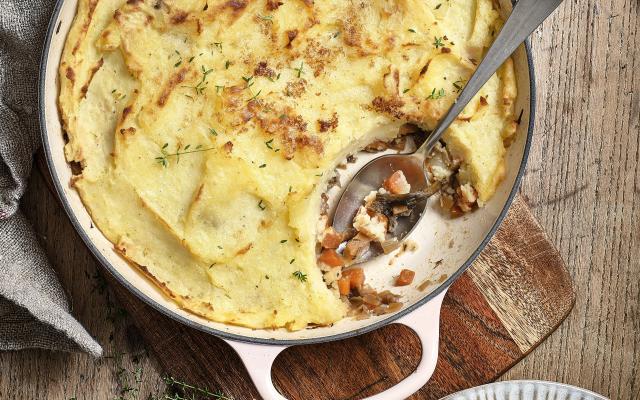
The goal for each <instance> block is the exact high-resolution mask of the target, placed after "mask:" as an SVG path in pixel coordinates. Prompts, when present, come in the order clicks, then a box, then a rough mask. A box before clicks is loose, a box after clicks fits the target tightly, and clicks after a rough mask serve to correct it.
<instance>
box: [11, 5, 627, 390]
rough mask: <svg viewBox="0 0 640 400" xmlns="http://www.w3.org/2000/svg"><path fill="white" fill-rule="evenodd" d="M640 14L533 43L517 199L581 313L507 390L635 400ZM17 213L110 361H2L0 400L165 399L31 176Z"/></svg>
mask: <svg viewBox="0 0 640 400" xmlns="http://www.w3.org/2000/svg"><path fill="white" fill-rule="evenodd" d="M639 7H640V3H639V1H638V0H603V1H599V0H596V1H586V0H566V1H565V2H564V4H563V5H561V6H560V8H559V9H558V10H557V11H556V12H555V13H554V15H553V16H552V18H551V19H549V20H547V21H546V22H545V23H544V25H543V26H542V27H541V28H539V29H538V30H537V31H536V32H534V34H533V35H532V38H531V44H532V48H533V53H534V57H535V67H536V78H537V85H538V92H537V96H538V103H537V109H536V129H535V137H534V140H533V147H532V151H531V155H530V158H529V164H528V167H527V173H526V175H525V177H524V181H523V185H522V189H521V192H522V194H523V195H524V196H525V197H526V198H527V199H528V201H529V204H530V205H531V207H532V209H533V212H534V213H535V215H536V217H537V218H538V219H539V221H540V223H541V224H542V226H543V227H544V228H545V229H546V230H547V232H548V234H549V236H550V237H551V239H552V241H553V242H554V243H555V245H556V246H557V247H558V249H559V250H560V253H561V254H562V256H563V258H564V260H565V261H566V262H567V265H568V268H569V270H570V272H571V275H572V277H573V280H574V282H575V287H576V292H577V301H576V305H575V308H574V310H573V311H572V312H571V314H570V315H569V317H568V318H567V320H566V321H565V322H564V323H563V324H562V325H561V326H560V328H559V329H558V330H557V331H556V332H555V333H554V334H552V335H551V337H549V339H548V340H547V341H546V342H544V343H543V344H542V345H541V346H540V347H539V348H537V349H536V350H535V351H534V352H533V353H532V354H531V355H529V356H528V357H527V358H525V359H524V361H522V362H520V363H519V364H518V365H516V366H515V367H514V368H512V369H511V370H510V371H509V372H507V374H506V375H505V376H504V377H503V379H506V380H508V379H542V380H551V381H559V382H564V383H568V384H573V385H577V386H581V387H584V388H588V389H591V390H593V391H596V392H599V393H602V394H604V395H607V396H609V397H611V398H613V399H634V398H635V399H640V121H639V119H640V32H639V30H640V16H639V14H640V13H639ZM22 209H23V211H24V212H25V213H26V214H27V216H28V217H29V219H30V220H31V222H32V223H33V225H34V226H35V228H36V231H37V232H38V235H39V237H40V239H41V242H42V244H43V245H44V246H45V248H46V250H47V253H48V254H49V256H50V259H51V261H52V263H53V264H54V266H55V268H56V270H57V272H58V275H59V277H60V279H61V280H62V282H63V286H64V287H65V288H66V290H67V292H68V297H69V299H70V302H71V305H72V307H73V314H74V315H75V316H76V317H77V318H78V319H79V320H80V322H82V323H83V324H84V326H85V327H86V328H87V329H88V331H89V332H90V333H91V334H92V335H93V336H94V337H95V338H96V339H97V340H98V341H99V342H100V343H101V344H102V345H103V346H104V351H105V355H106V356H107V357H105V358H103V359H100V360H98V361H95V360H93V359H91V358H89V357H88V356H86V355H82V354H62V353H54V352H48V351H40V350H28V351H21V352H3V353H0V399H20V400H21V399H48V400H58V399H72V398H77V399H114V398H116V399H118V398H122V399H147V398H152V397H153V396H161V395H162V394H163V393H164V390H165V389H164V383H163V381H162V371H160V369H159V367H158V366H157V363H156V362H155V360H154V358H153V356H151V355H149V354H148V352H147V350H146V349H145V345H144V343H143V342H142V341H141V339H140V336H139V334H138V333H137V332H136V330H135V328H134V327H133V326H132V324H131V321H130V320H129V319H128V317H127V315H125V314H124V313H123V312H122V310H121V309H120V308H119V307H118V305H117V304H116V302H115V300H113V296H112V295H110V294H109V291H108V289H106V287H105V286H104V280H103V279H102V278H101V276H100V274H99V272H98V266H97V265H96V262H95V261H94V260H93V258H92V257H91V256H90V254H89V252H88V250H87V249H86V248H85V247H84V245H83V244H82V243H81V241H80V239H79V238H78V236H77V235H75V233H74V231H73V229H72V227H71V225H70V224H69V222H68V220H67V218H66V215H65V214H64V212H63V211H62V210H61V208H60V207H59V206H58V205H57V203H56V201H55V199H54V197H53V196H52V195H51V194H50V193H49V191H48V189H47V187H46V185H45V182H44V180H43V178H42V176H41V175H40V174H39V173H38V172H35V173H34V174H33V177H32V179H31V185H30V188H29V191H28V193H27V194H26V195H25V197H24V201H23V207H22ZM213 385H215V383H213V382H212V386H213ZM213 388H215V387H213Z"/></svg>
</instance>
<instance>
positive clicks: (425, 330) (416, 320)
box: [225, 289, 447, 400]
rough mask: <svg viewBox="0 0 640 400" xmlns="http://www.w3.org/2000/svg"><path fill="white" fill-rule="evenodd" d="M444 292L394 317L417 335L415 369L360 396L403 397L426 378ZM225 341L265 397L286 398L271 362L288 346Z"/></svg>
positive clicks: (376, 399) (430, 371) (434, 352)
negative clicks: (418, 345) (392, 383)
mask: <svg viewBox="0 0 640 400" xmlns="http://www.w3.org/2000/svg"><path fill="white" fill-rule="evenodd" d="M446 292H447V290H446V289H445V290H444V291H443V292H442V293H440V294H439V295H438V296H436V297H434V298H433V299H431V300H430V301H429V302H427V303H426V304H424V305H423V306H422V307H420V308H418V309H416V310H414V311H413V312H411V313H409V314H408V315H405V316H404V317H402V318H400V319H398V320H397V321H395V323H399V324H403V325H406V326H408V327H409V328H411V329H413V331H414V332H415V333H416V334H417V335H418V338H420V343H421V345H422V356H421V358H420V363H419V364H418V367H417V368H416V370H415V371H413V372H412V373H411V375H409V376H408V377H406V378H404V379H403V380H402V381H400V382H398V383H397V384H396V385H395V386H392V387H390V388H389V389H387V390H385V391H383V392H381V393H378V394H376V395H373V396H371V397H367V398H365V399H362V400H388V399H404V398H407V397H409V396H411V395H412V394H413V393H415V392H417V391H418V390H420V388H421V387H423V386H424V385H425V384H426V383H427V382H428V381H429V378H431V375H432V374H433V371H434V370H435V368H436V362H437V361H438V342H439V333H440V307H441V306H442V299H443V298H444V295H445V293H446ZM225 341H226V342H227V343H228V344H229V345H230V346H231V347H233V349H234V350H235V351H236V353H238V355H239V356H240V359H242V362H243V363H244V365H245V367H246V368H247V371H248V372H249V376H250V377H251V380H252V381H253V383H254V385H256V388H257V389H258V392H259V393H260V395H261V396H262V398H263V399H264V400H287V399H286V398H285V397H284V396H282V395H281V394H280V392H278V390H277V389H276V388H275V386H274V385H273V381H272V380H271V366H272V365H273V361H274V360H275V359H276V357H277V356H278V354H280V353H281V352H282V351H283V350H284V349H286V348H287V347H289V346H273V345H260V344H251V343H245V342H236V341H231V340H226V339H225Z"/></svg>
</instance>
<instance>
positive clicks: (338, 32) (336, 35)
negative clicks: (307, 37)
mask: <svg viewBox="0 0 640 400" xmlns="http://www.w3.org/2000/svg"><path fill="white" fill-rule="evenodd" d="M338 36H340V31H337V32H335V33H334V34H333V35H331V37H332V38H334V39H335V38H337V37H338Z"/></svg>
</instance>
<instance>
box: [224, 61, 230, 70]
mask: <svg viewBox="0 0 640 400" xmlns="http://www.w3.org/2000/svg"><path fill="white" fill-rule="evenodd" d="M229 65H231V61H229V60H227V61H225V62H224V69H229Z"/></svg>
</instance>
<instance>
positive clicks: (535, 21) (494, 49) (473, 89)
mask: <svg viewBox="0 0 640 400" xmlns="http://www.w3.org/2000/svg"><path fill="white" fill-rule="evenodd" d="M560 3H562V0H519V1H518V3H517V4H516V5H515V6H514V7H513V11H512V12H511V15H509V18H507V21H506V22H505V24H504V26H503V27H502V29H501V30H500V33H499V34H498V37H496V39H495V40H494V42H493V44H492V45H491V47H490V48H489V50H487V53H486V55H485V56H484V58H483V59H482V62H481V63H480V65H479V66H478V68H477V69H476V71H475V72H474V74H473V75H472V76H471V78H470V79H469V82H467V84H466V85H465V87H464V89H463V90H462V93H460V96H459V97H458V99H457V100H456V101H454V103H453V105H452V106H451V108H449V111H448V112H447V114H446V115H445V116H444V118H443V119H442V120H440V123H439V124H438V126H437V127H436V128H435V129H434V130H433V132H432V133H431V135H429V137H428V138H427V140H426V141H425V142H424V143H423V144H422V146H420V148H419V149H418V150H417V151H416V153H419V154H427V153H428V152H429V151H430V150H431V148H432V147H433V146H434V145H435V144H436V143H437V142H438V140H440V137H441V136H442V134H443V133H444V132H445V131H446V130H447V128H448V127H449V125H451V123H452V122H453V121H455V119H456V118H457V117H458V114H460V113H461V112H462V110H463V109H464V108H465V106H466V105H467V103H469V101H471V99H472V98H473V97H474V96H475V95H476V93H478V91H479V90H480V88H482V86H483V85H484V84H485V83H486V82H487V81H488V80H489V78H490V77H491V76H492V75H493V74H494V73H495V72H496V71H497V70H498V68H500V66H501V65H502V63H503V62H505V60H506V59H507V58H508V57H509V56H510V55H511V54H512V53H513V52H514V50H515V49H516V48H517V47H518V46H519V45H520V44H521V43H522V42H524V41H525V39H526V38H527V37H528V36H529V35H530V34H531V32H533V30H534V29H536V28H537V27H538V25H540V24H541V23H542V21H544V20H545V19H546V18H547V17H548V16H549V15H550V14H551V13H552V12H553V10H555V9H556V7H558V5H560Z"/></svg>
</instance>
